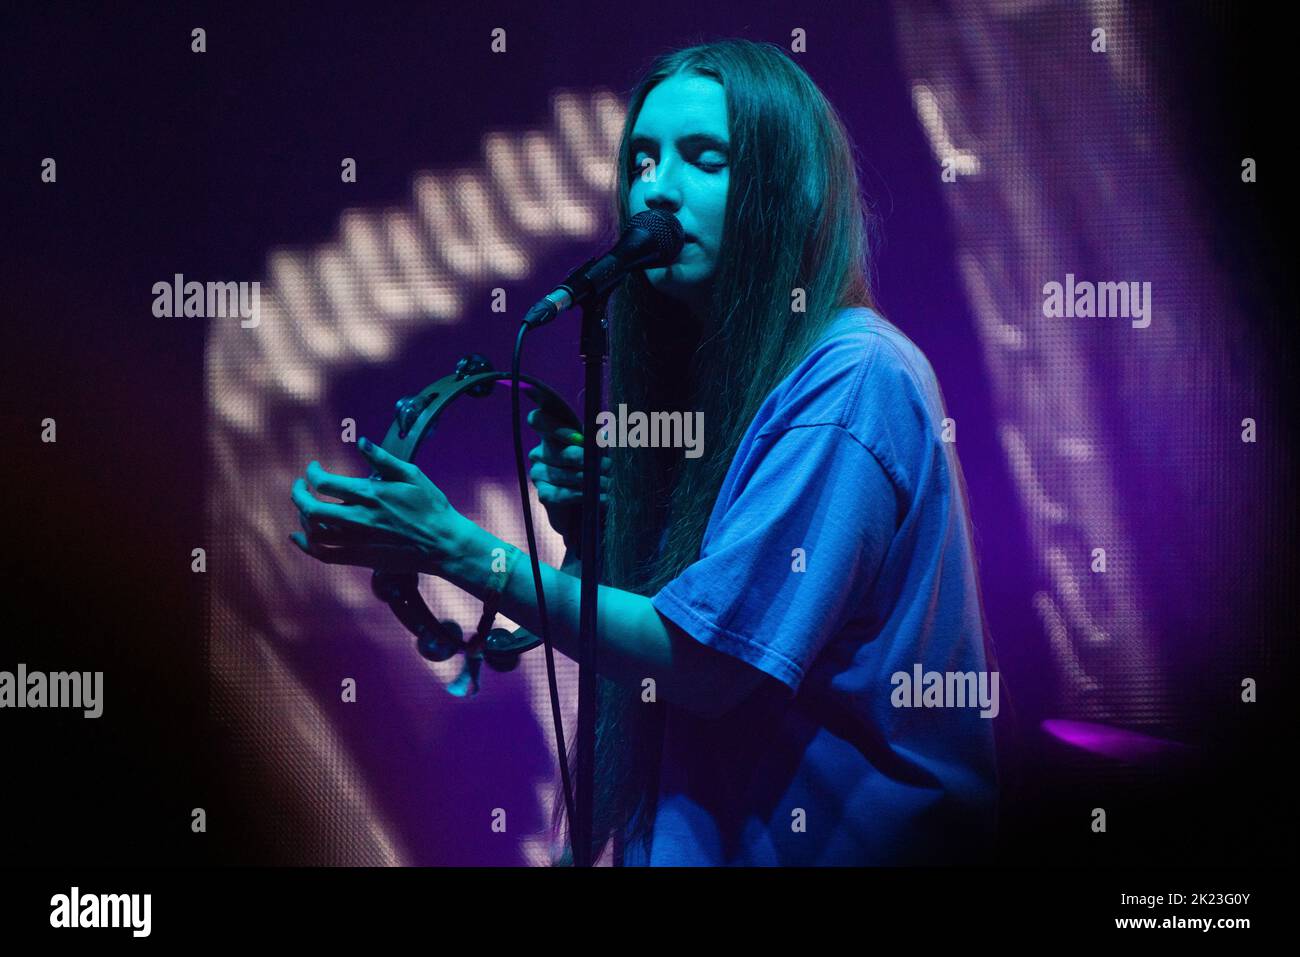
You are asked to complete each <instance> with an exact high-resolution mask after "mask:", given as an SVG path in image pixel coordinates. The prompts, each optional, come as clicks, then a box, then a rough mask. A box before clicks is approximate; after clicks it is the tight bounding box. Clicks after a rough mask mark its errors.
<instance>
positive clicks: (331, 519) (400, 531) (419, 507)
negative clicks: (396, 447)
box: [289, 438, 467, 575]
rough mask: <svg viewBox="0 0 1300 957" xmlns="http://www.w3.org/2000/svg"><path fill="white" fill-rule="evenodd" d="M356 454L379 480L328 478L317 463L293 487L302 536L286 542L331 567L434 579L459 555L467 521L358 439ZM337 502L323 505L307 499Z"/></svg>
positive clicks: (406, 468)
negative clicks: (419, 574) (358, 567)
mask: <svg viewBox="0 0 1300 957" xmlns="http://www.w3.org/2000/svg"><path fill="white" fill-rule="evenodd" d="M357 447H358V448H359V449H360V450H361V454H362V455H364V456H365V457H366V460H367V461H368V462H369V463H370V464H371V466H372V467H373V468H374V471H375V472H376V473H378V475H379V478H376V479H372V478H353V477H351V476H348V475H336V474H334V473H332V472H327V471H325V469H323V468H322V467H321V464H320V463H319V462H312V463H310V464H309V465H308V466H307V472H306V478H305V479H303V478H302V477H299V478H298V479H297V480H296V481H295V482H294V483H293V493H292V494H293V503H294V505H296V506H297V508H298V512H299V518H300V521H301V523H302V527H303V530H302V531H301V532H294V533H293V534H292V535H290V536H289V537H290V538H291V539H292V540H293V543H294V544H295V545H297V546H298V548H300V549H301V550H302V551H304V552H306V553H307V554H308V555H310V556H312V557H313V558H316V559H319V560H320V561H323V562H326V563H328V564H331V565H362V566H365V567H367V568H374V569H376V570H378V571H385V572H423V573H425V574H429V575H436V574H438V573H439V572H440V571H441V569H442V567H443V564H444V563H445V562H447V561H448V560H449V559H450V558H451V557H452V556H453V555H454V554H455V552H456V550H457V542H458V541H459V535H460V532H461V531H462V529H463V527H464V525H465V523H466V521H467V520H466V519H465V517H464V516H462V515H461V514H460V513H459V512H457V511H456V510H455V509H454V508H452V507H451V503H450V502H449V501H447V496H446V495H444V494H443V493H442V491H441V490H440V489H439V488H438V486H436V485H434V484H433V482H431V481H430V480H429V478H428V476H426V475H425V474H424V473H423V472H422V471H420V469H419V468H418V467H417V466H415V465H414V464H412V463H410V462H405V461H403V460H402V459H399V458H397V457H396V456H394V455H391V454H389V453H388V452H385V451H384V450H383V449H382V448H380V447H379V446H377V445H375V444H374V443H373V442H370V441H368V440H367V439H365V438H362V439H361V440H360V441H359V442H358V443H357ZM313 490H314V491H315V492H317V493H319V494H322V495H328V496H330V497H332V498H336V499H340V500H341V501H340V502H338V503H335V502H322V501H321V500H319V499H317V498H315V497H314V496H313V495H312V494H311V493H312V491H313Z"/></svg>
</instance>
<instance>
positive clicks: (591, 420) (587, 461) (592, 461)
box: [571, 293, 609, 867]
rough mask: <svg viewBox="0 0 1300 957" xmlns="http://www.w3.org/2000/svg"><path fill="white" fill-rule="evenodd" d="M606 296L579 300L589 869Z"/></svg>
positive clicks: (576, 849)
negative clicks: (599, 442)
mask: <svg viewBox="0 0 1300 957" xmlns="http://www.w3.org/2000/svg"><path fill="white" fill-rule="evenodd" d="M608 301H609V293H605V294H604V295H600V296H594V297H591V298H590V299H584V300H583V301H582V338H581V340H580V343H579V347H578V354H579V355H580V356H581V357H582V361H583V364H584V376H585V380H584V381H585V390H586V394H585V401H584V403H583V417H582V435H583V443H582V546H581V547H582V555H581V560H582V589H581V592H580V600H579V611H578V621H579V638H578V780H577V782H576V784H575V785H574V789H575V796H574V806H575V807H574V818H575V820H574V821H573V822H571V824H572V827H573V863H574V866H575V867H591V866H592V865H594V864H595V861H593V860H591V843H592V827H593V824H592V817H593V814H592V812H593V804H594V792H595V759H596V621H597V618H596V596H597V594H598V593H599V592H598V585H599V583H600V575H601V521H600V475H601V471H600V449H599V448H598V447H597V444H596V419H597V417H598V416H599V414H600V412H601V408H600V407H601V404H602V402H603V398H604V397H603V392H604V380H603V377H602V376H603V371H604V369H603V366H604V362H605V358H606V356H607V355H608V350H609V340H608V334H607V329H608V327H607V324H606V320H605V306H606V304H607V303H608Z"/></svg>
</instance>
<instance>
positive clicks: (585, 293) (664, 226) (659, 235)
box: [524, 209, 685, 329]
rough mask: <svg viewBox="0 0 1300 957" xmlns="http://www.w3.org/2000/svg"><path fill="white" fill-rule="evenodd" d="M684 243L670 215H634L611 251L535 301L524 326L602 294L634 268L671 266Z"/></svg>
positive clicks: (653, 211) (540, 323)
mask: <svg viewBox="0 0 1300 957" xmlns="http://www.w3.org/2000/svg"><path fill="white" fill-rule="evenodd" d="M684 241H685V232H684V231H683V229H682V224H681V223H680V222H679V221H678V219H677V217H676V216H674V215H673V214H672V213H665V212H663V211H662V210H658V209H647V210H645V211H644V212H641V213H637V214H636V215H635V216H633V217H632V218H631V220H629V221H628V224H627V229H625V230H623V235H622V236H620V237H619V238H618V242H617V243H615V244H614V248H613V249H611V250H610V251H609V252H607V253H605V255H603V256H598V257H596V258H594V259H589V260H587V261H586V262H585V263H583V264H582V265H581V266H579V267H578V268H577V269H575V270H574V271H573V272H571V273H569V276H568V278H566V279H565V280H564V282H562V283H560V285H558V286H556V287H555V290H554V291H553V292H550V293H548V294H547V295H546V296H544V297H543V298H541V299H539V300H537V303H536V305H534V306H533V308H531V309H529V310H528V314H527V315H526V316H524V323H525V324H526V325H527V326H529V327H530V328H532V329H536V328H537V327H538V326H544V325H546V323H548V322H550V321H551V320H552V319H554V318H555V317H556V316H558V315H559V314H560V313H562V312H563V311H564V310H566V309H569V308H571V307H572V306H575V305H577V304H578V303H580V302H583V301H584V300H586V299H589V298H592V297H596V296H602V295H604V294H605V293H606V292H608V291H609V290H610V289H612V288H613V287H614V284H615V283H617V282H618V281H619V280H620V279H622V278H623V277H624V276H625V275H627V274H628V273H629V272H631V271H632V270H634V269H653V268H655V267H656V266H668V265H671V264H672V263H673V262H674V261H676V259H677V257H678V256H679V255H681V251H682V246H683V245H684Z"/></svg>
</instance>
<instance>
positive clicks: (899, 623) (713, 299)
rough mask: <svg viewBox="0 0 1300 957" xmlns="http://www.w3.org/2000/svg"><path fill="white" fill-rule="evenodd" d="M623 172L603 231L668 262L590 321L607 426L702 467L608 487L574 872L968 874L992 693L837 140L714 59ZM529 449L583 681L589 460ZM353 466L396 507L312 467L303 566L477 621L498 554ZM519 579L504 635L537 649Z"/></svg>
mask: <svg viewBox="0 0 1300 957" xmlns="http://www.w3.org/2000/svg"><path fill="white" fill-rule="evenodd" d="M618 164H619V170H620V176H619V179H618V181H617V187H616V189H615V197H614V198H615V202H616V205H617V212H618V225H619V229H620V230H621V229H622V228H623V227H624V226H625V225H626V223H627V222H628V220H629V219H630V218H631V217H632V216H634V215H635V214H637V213H638V212H641V211H643V210H646V209H661V210H664V211H666V212H669V213H671V214H673V215H674V216H676V217H677V219H678V220H680V222H681V224H682V226H683V227H684V229H685V232H686V239H687V242H686V245H685V247H684V248H683V249H682V252H681V255H680V257H679V258H678V260H677V261H676V262H675V263H674V264H673V265H670V266H668V267H665V268H659V269H649V270H646V271H645V272H644V273H635V274H633V275H632V276H630V277H629V278H628V279H627V280H626V281H625V282H624V283H623V285H622V286H621V287H620V288H619V289H618V290H617V291H616V293H615V294H614V295H613V297H612V299H611V301H610V304H609V312H608V316H609V330H610V393H611V395H610V399H611V402H610V408H618V406H619V404H625V405H626V406H627V409H629V410H640V411H643V412H646V413H649V412H672V411H680V412H682V413H684V414H687V415H694V414H695V413H697V412H698V413H702V414H703V425H704V442H703V454H698V455H695V456H694V457H692V456H688V455H686V454H684V450H683V449H680V448H646V447H611V448H610V449H609V455H608V457H607V461H606V463H605V464H606V473H607V474H606V475H605V476H603V477H602V488H603V500H604V502H605V510H606V518H605V532H604V535H605V537H604V543H605V546H604V578H603V582H605V583H606V584H602V586H601V588H600V594H599V629H598V632H599V638H598V640H599V647H598V660H599V669H600V673H601V680H600V685H599V693H598V710H599V720H598V724H597V742H596V768H595V778H596V802H595V804H596V806H595V815H596V821H595V828H594V834H595V838H594V841H595V848H594V850H593V858H594V857H596V856H598V855H599V853H600V852H601V851H603V850H605V849H606V847H607V845H608V844H609V842H610V840H611V838H612V839H613V841H614V844H613V849H614V854H615V861H616V862H618V863H623V864H628V865H632V864H650V865H723V864H728V865H731V864H735V865H855V864H856V865H879V864H910V863H950V862H974V861H979V860H984V859H987V858H988V855H989V854H990V853H991V847H992V841H993V836H994V828H995V819H996V771H995V759H994V739H993V726H992V716H993V715H995V714H996V711H997V705H996V690H997V688H998V685H997V683H996V675H990V672H989V669H990V668H992V667H995V664H994V663H993V662H991V661H989V660H987V659H986V650H985V629H984V618H983V610H982V607H981V601H980V594H979V584H978V578H977V573H976V561H975V554H974V549H973V543H972V536H971V530H970V523H969V518H968V513H967V507H966V502H965V490H964V483H963V480H962V476H961V469H960V465H959V463H958V460H957V455H956V451H955V448H954V446H953V444H952V443H951V442H949V441H944V438H945V436H944V419H945V417H946V412H945V410H944V407H943V402H942V397H941V394H940V390H939V385H938V382H937V381H936V379H935V376H934V372H933V370H932V369H931V367H930V364H929V362H928V361H927V360H926V358H925V356H924V355H923V354H922V353H921V352H920V350H919V349H918V348H917V347H916V346H915V345H914V344H913V343H912V342H911V341H910V340H909V339H908V338H907V337H906V336H905V335H904V334H903V333H902V332H900V331H899V330H898V329H897V328H896V327H894V326H893V325H892V324H890V323H889V322H888V321H886V320H885V319H884V318H883V317H882V316H881V315H880V314H879V313H878V312H877V311H876V310H875V308H874V299H873V296H872V293H871V289H870V283H869V278H868V277H869V275H870V269H869V264H868V243H867V238H866V233H867V216H866V213H865V211H864V208H863V200H862V197H861V193H860V188H859V183H858V176H857V166H856V163H855V159H854V154H853V149H852V146H851V144H850V142H849V139H848V136H847V134H846V132H845V130H844V127H843V125H842V123H841V122H840V120H839V118H838V116H837V114H836V112H835V110H834V108H833V107H832V106H831V105H830V104H829V103H828V102H827V100H826V98H825V97H824V96H823V94H822V93H821V91H820V90H819V89H818V88H817V86H816V85H815V84H814V83H813V82H812V80H811V79H810V78H809V77H808V75H807V74H806V73H804V71H803V70H802V69H801V68H800V67H798V66H796V65H795V64H794V63H793V62H792V60H791V59H790V58H789V57H788V56H787V55H786V54H785V53H784V52H783V51H781V50H780V49H779V48H777V47H775V46H771V45H768V44H760V43H753V42H750V41H746V40H723V41H719V42H715V43H708V44H704V45H701V46H695V47H691V48H689V49H684V50H679V51H676V52H672V53H670V54H667V55H665V56H663V57H661V58H660V59H659V60H658V61H657V62H656V63H655V64H654V65H653V66H652V68H651V70H650V72H649V74H648V75H647V76H646V77H645V78H644V79H643V80H642V81H641V82H640V83H639V84H638V85H637V87H636V88H635V90H634V91H633V93H632V96H631V103H630V107H629V110H628V116H627V120H626V123H625V126H624V130H623V135H622V139H621V142H620V145H619V155H618ZM529 421H530V423H531V424H532V425H533V427H534V428H536V429H537V430H538V431H539V432H541V433H542V436H543V439H542V442H541V444H540V445H538V446H537V448H535V449H534V450H533V451H532V453H531V458H532V459H533V463H534V464H533V466H532V472H531V476H532V479H533V481H534V483H535V485H536V487H537V491H538V497H539V499H540V501H541V502H542V503H543V504H544V505H545V507H546V509H547V513H548V515H549V517H550V521H551V524H552V525H553V526H554V528H555V529H556V531H558V532H559V533H560V534H561V535H562V536H564V539H565V542H566V544H567V545H569V546H570V549H569V556H568V557H566V561H565V564H564V567H563V569H555V568H551V567H549V566H546V565H543V566H542V582H543V586H544V588H545V591H546V603H547V608H548V611H549V613H550V628H551V636H552V641H553V642H554V644H555V646H556V647H557V648H558V649H559V650H560V651H562V652H564V653H566V654H569V655H570V656H575V655H576V646H577V641H578V595H579V581H578V579H577V578H576V577H574V575H576V574H577V572H576V564H575V562H574V561H573V556H574V551H575V549H574V546H576V544H577V542H578V539H579V534H578V529H579V525H580V515H579V514H578V511H579V509H580V505H579V502H580V492H579V489H580V487H581V471H580V470H581V449H580V448H578V447H577V446H575V445H572V444H570V443H569V441H567V440H568V439H569V438H570V436H568V435H567V434H566V430H563V429H560V428H558V427H557V425H556V423H553V422H549V421H547V420H546V419H545V417H544V416H541V415H540V414H539V413H534V414H533V415H532V416H530V419H529ZM361 444H362V451H363V453H364V454H365V455H366V457H367V458H368V460H369V462H370V464H371V465H372V466H373V467H374V469H375V470H376V471H377V472H378V473H379V474H380V475H381V476H382V477H383V478H385V479H386V480H387V481H384V482H377V483H376V482H371V481H370V480H368V479H360V478H350V477H347V476H341V475H336V474H332V473H329V472H326V471H325V470H323V469H322V468H321V467H320V465H319V464H318V463H315V462H313V463H311V465H310V466H308V468H307V472H306V480H305V481H304V480H303V479H301V478H300V479H299V480H298V481H297V482H296V483H295V485H294V489H293V498H294V502H295V503H296V505H297V506H298V508H299V510H300V512H301V513H302V520H303V527H304V530H305V531H304V532H302V533H296V534H295V536H294V537H295V541H296V543H297V544H298V546H299V547H300V548H302V549H303V550H304V551H305V552H307V554H309V555H313V556H315V557H317V558H320V559H322V560H324V561H330V562H342V563H346V564H356V565H363V566H371V567H383V568H386V569H388V570H402V571H409V570H413V569H414V570H419V571H422V572H425V573H427V574H433V575H439V576H441V577H443V578H445V579H447V580H449V581H451V582H453V583H454V584H456V585H457V586H458V587H460V588H462V589H464V590H466V591H468V592H470V593H471V594H474V595H476V596H478V597H480V598H481V597H484V596H485V595H486V594H487V593H488V590H489V589H490V588H491V587H493V585H492V582H491V579H492V577H493V574H494V573H493V571H492V563H493V549H497V548H504V549H506V551H507V553H509V554H511V555H512V556H514V555H517V554H518V552H517V550H516V549H515V548H514V547H513V546H511V545H509V544H507V543H505V542H502V541H501V540H500V539H498V538H496V537H495V536H493V535H491V534H490V533H488V532H487V531H485V530H484V529H482V528H480V527H478V526H477V525H475V524H473V523H472V522H470V521H469V520H468V519H466V518H464V517H463V516H462V515H460V514H459V513H458V512H456V510H455V509H453V508H452V506H451V505H450V504H449V503H448V501H447V499H446V497H445V496H444V495H443V494H442V493H441V492H440V491H439V490H438V489H437V487H435V486H434V485H433V483H432V482H430V481H429V479H428V478H427V477H426V476H425V475H424V474H423V473H422V472H421V471H420V470H419V469H418V468H416V467H415V466H413V465H408V464H405V463H403V462H401V461H398V460H396V459H395V458H393V457H391V456H389V455H387V454H386V453H384V452H383V451H382V450H381V449H379V448H378V447H376V446H374V445H373V444H368V443H365V441H364V440H362V443H361ZM312 489H314V490H315V491H316V492H317V493H320V494H322V495H325V496H329V497H331V498H334V499H338V500H340V501H339V502H338V503H333V502H324V501H321V500H319V499H317V498H315V497H313V495H312V494H311V490H312ZM322 522H323V523H325V524H326V525H327V526H328V527H329V528H331V529H332V531H324V532H322V531H320V530H319V529H320V523H322ZM511 568H512V570H511V571H510V573H509V574H508V576H507V580H506V581H505V584H504V586H501V587H503V591H504V594H503V599H502V602H501V606H500V611H501V613H502V614H504V615H506V616H508V617H509V618H511V619H513V620H514V621H516V622H518V623H519V624H520V625H522V626H524V627H525V628H528V629H529V630H531V631H534V632H538V633H539V632H540V628H541V622H540V619H539V616H538V614H537V601H536V594H535V590H534V585H533V580H532V576H531V574H530V569H529V563H528V560H527V558H526V557H524V558H523V560H521V561H517V562H514V563H513V565H512V566H511ZM570 571H571V572H572V573H573V574H569V573H567V572H570ZM932 673H937V674H938V676H939V679H938V687H937V689H936V682H935V681H933V680H931V679H930V675H931V674H932ZM922 675H925V676H926V680H925V681H924V682H921V681H920V680H919V679H920V678H921V676H922ZM953 675H957V676H958V677H957V678H956V679H953V677H952V676H953ZM990 678H992V679H993V680H990ZM963 681H965V682H966V684H964V685H963ZM979 682H982V684H980V687H984V688H991V689H992V690H993V692H994V701H993V702H992V703H991V705H990V704H989V702H988V701H987V700H984V702H983V703H984V704H985V705H986V706H985V707H983V708H981V706H980V702H979V701H977V700H975V699H976V698H977V697H979V696H977V695H976V694H975V693H974V690H973V689H974V687H975V684H977V683H979ZM922 684H924V687H922ZM962 687H964V688H966V689H968V690H970V692H971V693H970V694H969V695H968V696H964V697H965V698H966V700H964V701H960V702H959V701H956V700H954V698H953V695H952V694H951V692H952V690H953V688H962ZM923 692H924V694H923ZM958 697H963V696H958ZM575 773H576V768H575ZM562 812H563V802H562V801H557V825H558V824H560V823H562V820H561V817H560V816H561V815H562Z"/></svg>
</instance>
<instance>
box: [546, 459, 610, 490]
mask: <svg viewBox="0 0 1300 957" xmlns="http://www.w3.org/2000/svg"><path fill="white" fill-rule="evenodd" d="M528 477H529V478H530V479H532V480H533V483H534V484H536V483H538V482H548V483H550V484H551V485H558V486H561V487H563V488H576V489H581V488H582V472H580V471H574V470H572V469H564V468H556V467H554V466H552V465H546V464H544V463H542V462H537V463H535V464H534V465H533V466H532V467H531V468H530V469H529V470H528ZM611 481H612V479H611V478H610V477H609V476H608V475H602V476H601V477H600V490H601V491H602V492H608V491H609V489H610V483H611Z"/></svg>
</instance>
